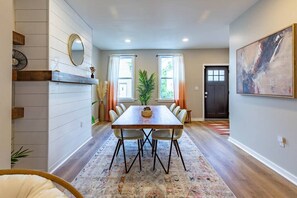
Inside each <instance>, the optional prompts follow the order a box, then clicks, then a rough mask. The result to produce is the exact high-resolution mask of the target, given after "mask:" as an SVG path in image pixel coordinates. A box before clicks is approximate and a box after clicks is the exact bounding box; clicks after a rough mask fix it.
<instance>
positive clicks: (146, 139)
mask: <svg viewBox="0 0 297 198" xmlns="http://www.w3.org/2000/svg"><path fill="white" fill-rule="evenodd" d="M141 130H142V132H143V134H144V135H145V140H144V142H143V144H142V145H144V144H145V142H146V141H148V142H149V143H150V145H151V146H152V147H153V145H152V143H151V141H150V139H149V136H150V134H151V133H152V131H153V129H151V130H150V132H149V134H148V135H147V134H146V133H145V132H144V130H143V129H141Z"/></svg>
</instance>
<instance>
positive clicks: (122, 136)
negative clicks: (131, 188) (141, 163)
mask: <svg viewBox="0 0 297 198" xmlns="http://www.w3.org/2000/svg"><path fill="white" fill-rule="evenodd" d="M121 138H122V144H123V154H124V162H125V170H126V173H128V170H127V163H126V153H125V144H124V135H123V129H121Z"/></svg>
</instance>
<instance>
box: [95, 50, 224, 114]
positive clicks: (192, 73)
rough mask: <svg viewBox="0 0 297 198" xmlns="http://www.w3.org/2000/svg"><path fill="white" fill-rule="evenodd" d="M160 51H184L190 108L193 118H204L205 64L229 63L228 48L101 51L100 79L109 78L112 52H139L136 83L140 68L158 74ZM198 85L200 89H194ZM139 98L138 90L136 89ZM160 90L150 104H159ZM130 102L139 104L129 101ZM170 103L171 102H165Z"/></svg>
mask: <svg viewBox="0 0 297 198" xmlns="http://www.w3.org/2000/svg"><path fill="white" fill-rule="evenodd" d="M159 53H182V54H183V55H184V61H185V77H186V98H187V105H188V108H189V109H192V118H194V119H202V118H203V106H202V105H203V94H202V92H203V78H202V77H203V76H202V75H203V64H228V63H229V57H228V56H229V51H228V49H196V50H126V51H104V50H102V51H101V62H100V63H101V64H100V67H99V68H100V74H99V78H100V79H107V66H108V60H109V55H110V54H137V58H136V68H135V73H136V78H135V79H136V84H137V83H138V70H139V69H146V70H147V71H148V72H149V73H152V72H155V73H156V74H158V59H157V58H156V54H159ZM195 86H198V87H199V90H194V87H195ZM136 98H137V91H136ZM157 98H158V90H157V88H156V89H155V91H154V93H153V100H151V101H150V104H157V103H158V102H157V101H156V99H157ZM130 104H139V102H135V103H127V105H130ZM164 104H166V105H168V104H169V103H164Z"/></svg>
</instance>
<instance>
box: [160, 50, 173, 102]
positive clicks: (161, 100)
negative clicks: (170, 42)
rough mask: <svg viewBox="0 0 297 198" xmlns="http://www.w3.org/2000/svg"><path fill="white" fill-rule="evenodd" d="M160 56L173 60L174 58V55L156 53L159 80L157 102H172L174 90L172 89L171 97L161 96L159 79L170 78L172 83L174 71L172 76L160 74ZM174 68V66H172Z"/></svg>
mask: <svg viewBox="0 0 297 198" xmlns="http://www.w3.org/2000/svg"><path fill="white" fill-rule="evenodd" d="M162 58H172V61H173V58H174V55H158V73H159V77H158V80H159V83H158V102H173V101H174V94H175V93H174V92H175V90H174V89H173V98H161V81H162V79H172V80H173V83H174V71H173V77H172V78H171V77H163V78H162V76H161V74H162V71H161V62H162V61H161V60H162ZM173 70H174V68H173Z"/></svg>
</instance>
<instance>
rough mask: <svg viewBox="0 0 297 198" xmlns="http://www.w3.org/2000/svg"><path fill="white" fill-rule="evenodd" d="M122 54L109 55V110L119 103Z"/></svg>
mask: <svg viewBox="0 0 297 198" xmlns="http://www.w3.org/2000/svg"><path fill="white" fill-rule="evenodd" d="M119 65H120V56H119V55H112V56H110V57H109V64H108V83H109V89H108V94H107V111H108V112H109V110H111V109H113V110H115V107H116V105H117V100H118V99H117V96H118V76H119ZM108 112H107V113H106V119H107V120H110V119H109V113H108Z"/></svg>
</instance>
